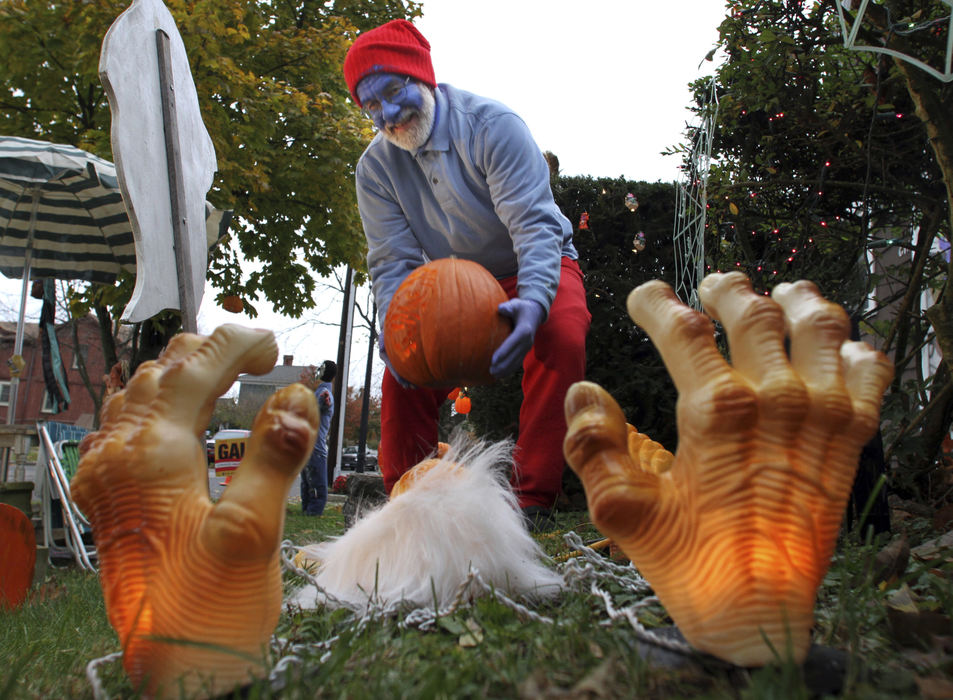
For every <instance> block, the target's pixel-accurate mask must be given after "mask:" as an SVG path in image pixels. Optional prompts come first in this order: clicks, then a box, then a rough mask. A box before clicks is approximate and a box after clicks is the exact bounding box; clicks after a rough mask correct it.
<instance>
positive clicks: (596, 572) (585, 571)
mask: <svg viewBox="0 0 953 700" xmlns="http://www.w3.org/2000/svg"><path fill="white" fill-rule="evenodd" d="M563 539H564V540H565V542H566V544H567V546H568V547H569V548H570V550H572V551H573V552H574V553H575V554H574V555H573V556H572V557H571V558H570V559H569V560H568V561H566V562H564V563H563V564H561V565H560V566H559V573H560V574H561V575H562V577H563V580H564V581H565V583H566V587H567V588H570V589H572V590H577V591H588V592H589V593H590V594H592V595H593V596H595V597H596V598H599V599H600V600H601V601H602V604H603V607H604V608H605V610H606V615H607V616H608V619H607V620H605V621H603V623H602V624H606V625H609V624H612V623H613V622H615V621H616V620H618V619H624V620H625V621H627V622H628V623H629V625H630V626H631V627H632V629H633V630H634V631H635V633H636V636H637V637H638V638H640V639H641V640H643V641H645V642H649V643H651V644H655V645H657V646H659V647H662V648H664V649H669V650H672V651H677V652H681V653H685V654H691V653H693V650H692V648H691V647H690V646H689V645H688V644H686V643H685V642H682V641H679V640H677V639H669V638H666V637H662V636H660V635H658V634H656V633H654V632H653V631H652V630H651V629H648V628H646V627H645V625H643V624H642V622H641V621H640V620H639V617H638V613H639V612H640V611H641V610H644V609H645V608H647V607H649V606H651V605H656V604H658V598H656V597H655V596H654V595H652V590H651V586H649V583H648V582H647V581H646V580H645V579H644V578H642V576H641V575H640V574H639V572H638V570H636V568H635V567H634V566H633V565H632V564H631V563H630V564H625V565H623V564H617V563H615V562H613V561H611V560H610V559H608V558H607V557H605V556H603V555H602V554H600V553H599V552H597V551H595V550H594V549H592V548H591V547H588V546H587V545H586V544H585V543H583V541H582V538H581V537H579V535H577V534H576V533H575V532H567V533H566V534H565V535H564V536H563ZM297 549H298V547H297V546H295V545H294V544H292V543H291V542H290V541H288V540H286V541H284V542H282V543H281V549H280V559H281V562H282V565H283V566H284V568H285V569H286V570H288V571H290V572H292V573H294V574H296V575H298V576H300V577H301V578H303V579H304V580H305V581H307V582H308V583H309V584H311V585H312V586H314V587H315V589H316V590H317V591H318V593H319V594H320V595H321V596H323V599H324V600H325V601H326V602H327V603H328V604H329V605H332V606H334V607H338V608H343V609H345V610H348V611H350V613H351V619H350V620H349V621H348V629H349V631H351V632H352V633H353V634H355V635H357V634H360V633H361V632H362V631H363V630H364V629H366V628H367V626H368V625H369V624H371V623H373V622H378V621H380V620H384V619H388V618H394V619H397V620H398V622H397V626H398V628H399V629H409V628H414V629H419V630H422V631H426V630H429V629H432V628H433V627H434V626H435V625H437V624H438V622H439V620H440V618H445V617H449V616H451V615H453V614H454V613H456V612H457V611H458V610H460V609H461V608H463V607H465V606H467V605H469V604H471V603H472V602H473V601H474V600H476V599H477V598H479V597H481V596H483V595H486V596H488V597H492V598H494V599H495V600H496V601H497V602H499V603H501V604H502V605H504V606H506V607H508V608H510V609H511V610H513V611H514V612H515V613H516V614H517V615H519V616H521V617H522V618H524V619H529V620H532V621H534V622H539V623H543V624H547V625H552V624H561V623H559V622H557V621H555V620H553V619H552V618H551V617H547V616H546V615H541V614H539V613H537V612H535V611H533V610H531V609H530V608H528V607H527V606H526V605H524V604H522V603H520V602H519V601H517V600H515V599H513V598H511V597H510V596H508V595H506V594H505V593H504V592H502V591H500V590H499V589H498V588H496V587H495V586H492V585H491V584H489V583H487V582H486V580H484V578H483V577H482V576H481V575H480V572H479V571H477V570H476V569H470V571H469V573H468V574H467V577H466V579H464V581H463V582H462V583H461V584H460V586H459V587H458V588H457V591H456V593H455V595H454V598H453V600H452V601H451V602H450V604H449V605H446V606H444V607H443V608H440V609H437V608H432V607H413V608H409V605H408V603H407V602H406V601H382V600H380V599H379V598H377V597H375V596H374V595H370V596H369V597H368V601H367V605H355V604H353V603H350V602H348V601H344V600H341V599H339V598H336V597H335V596H333V595H332V594H331V593H329V592H328V591H326V590H325V589H324V588H322V587H321V586H320V585H318V583H317V580H316V579H315V577H314V575H313V574H312V573H311V572H309V571H307V570H306V569H303V568H301V567H299V566H298V565H297V564H295V562H294V555H295V552H296V551H297ZM606 586H614V587H616V588H619V589H621V594H622V595H626V596H628V597H634V598H635V602H634V603H632V604H630V605H628V606H625V607H617V605H616V603H615V600H614V598H613V596H612V594H611V593H609V591H608V590H606ZM340 639H341V635H340V634H335V635H333V636H331V637H328V638H327V639H324V640H320V641H317V642H304V643H292V642H290V641H289V640H287V639H283V638H280V637H272V640H271V649H272V652H273V653H274V654H275V655H276V656H277V657H278V658H277V661H275V663H274V665H273V666H272V669H271V672H270V673H269V674H268V683H269V684H270V686H271V688H272V690H274V691H277V690H280V689H281V688H283V687H284V684H285V676H286V674H287V673H288V672H289V671H290V670H291V669H292V668H293V667H303V666H304V664H305V657H314V656H315V655H317V654H319V653H320V656H319V658H318V663H319V664H324V663H326V662H327V661H328V659H329V658H330V657H331V653H332V650H333V647H334V645H335V644H336V643H337V642H338V641H339V640H340ZM120 658H122V653H121V652H116V653H113V654H110V655H108V656H104V657H102V658H100V659H96V660H94V661H91V662H90V663H89V664H88V665H87V666H86V677H87V679H88V680H89V683H90V685H91V686H92V688H93V696H94V698H95V700H108V699H109V695H108V694H107V693H106V692H105V690H104V688H103V685H102V682H101V681H100V679H99V671H98V668H99V666H101V665H102V664H104V663H108V662H111V661H115V660H116V659H120Z"/></svg>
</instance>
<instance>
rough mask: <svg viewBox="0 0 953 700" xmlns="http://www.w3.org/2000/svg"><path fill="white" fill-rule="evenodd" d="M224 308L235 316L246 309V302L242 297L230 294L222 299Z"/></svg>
mask: <svg viewBox="0 0 953 700" xmlns="http://www.w3.org/2000/svg"><path fill="white" fill-rule="evenodd" d="M222 308H223V309H225V310H226V311H230V312H231V313H233V314H240V313H241V312H242V311H243V310H244V308H245V302H244V301H242V298H241V297H240V296H236V295H235V294H230V295H229V296H227V297H224V298H223V299H222Z"/></svg>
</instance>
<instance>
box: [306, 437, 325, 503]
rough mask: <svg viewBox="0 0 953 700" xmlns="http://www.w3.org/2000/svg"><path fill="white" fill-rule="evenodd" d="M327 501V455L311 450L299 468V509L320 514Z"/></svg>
mask: <svg viewBox="0 0 953 700" xmlns="http://www.w3.org/2000/svg"><path fill="white" fill-rule="evenodd" d="M327 503H328V455H327V453H322V452H319V451H318V450H313V451H312V452H311V456H310V457H309V458H308V461H307V463H305V465H304V469H302V470H301V510H302V511H303V512H304V514H305V515H321V514H322V513H324V506H326V505H327Z"/></svg>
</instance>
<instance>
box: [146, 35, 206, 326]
mask: <svg viewBox="0 0 953 700" xmlns="http://www.w3.org/2000/svg"><path fill="white" fill-rule="evenodd" d="M156 50H157V52H158V57H159V92H160V94H161V96H162V125H163V130H164V131H165V153H166V163H167V165H168V170H169V197H170V198H171V204H172V240H173V246H174V248H175V270H176V274H177V276H178V282H179V308H180V309H181V312H182V330H183V331H185V332H186V333H197V332H198V327H197V321H196V308H195V294H194V291H193V289H192V262H191V260H192V256H191V255H190V250H189V236H188V226H187V220H186V217H185V212H186V208H185V207H186V205H185V182H184V181H183V178H182V154H181V152H180V150H179V128H178V123H177V122H176V116H175V84H174V82H173V78H172V54H171V51H170V49H169V35H168V34H166V33H165V32H164V31H162V30H161V29H156Z"/></svg>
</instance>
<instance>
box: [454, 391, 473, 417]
mask: <svg viewBox="0 0 953 700" xmlns="http://www.w3.org/2000/svg"><path fill="white" fill-rule="evenodd" d="M453 410H454V411H456V412H457V413H459V414H460V415H462V416H465V415H466V414H468V413H469V412H470V397H469V396H467V395H466V389H465V388H464V389H461V390H458V393H457V396H456V398H455V399H454V401H453Z"/></svg>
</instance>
